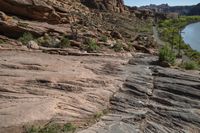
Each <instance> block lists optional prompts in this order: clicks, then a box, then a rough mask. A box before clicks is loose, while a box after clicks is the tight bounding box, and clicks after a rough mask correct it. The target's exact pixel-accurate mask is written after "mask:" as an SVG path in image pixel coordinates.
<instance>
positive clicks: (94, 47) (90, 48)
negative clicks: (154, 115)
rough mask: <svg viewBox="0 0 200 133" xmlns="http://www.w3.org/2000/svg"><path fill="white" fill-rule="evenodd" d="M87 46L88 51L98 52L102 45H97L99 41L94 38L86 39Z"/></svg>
mask: <svg viewBox="0 0 200 133" xmlns="http://www.w3.org/2000/svg"><path fill="white" fill-rule="evenodd" d="M86 43H87V46H86V51H87V52H98V51H99V49H100V47H99V46H98V45H97V42H96V41H95V40H93V39H88V40H87V41H86Z"/></svg>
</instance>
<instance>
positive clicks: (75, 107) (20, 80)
mask: <svg viewBox="0 0 200 133" xmlns="http://www.w3.org/2000/svg"><path fill="white" fill-rule="evenodd" d="M13 55H15V56H13ZM0 56H1V58H0V133H22V132H23V129H22V128H21V127H22V126H23V125H27V124H28V123H29V124H31V125H32V124H38V123H46V122H49V121H52V122H56V123H67V122H72V123H76V124H78V125H82V124H85V123H87V121H88V120H89V119H91V118H93V115H94V114H96V113H97V112H100V111H101V110H103V109H107V106H108V105H109V99H110V97H111V96H112V95H113V94H114V93H115V92H116V91H117V90H118V89H119V87H118V85H120V84H121V81H122V80H123V79H121V75H123V74H122V72H123V71H122V70H123V69H122V68H123V65H122V64H123V63H125V61H124V60H121V59H119V58H116V59H115V58H105V57H87V56H77V57H75V56H59V55H49V54H44V53H39V52H36V53H34V52H32V53H31V52H30V51H29V52H17V51H14V52H12V51H1V52H0ZM41 125H42V124H41Z"/></svg>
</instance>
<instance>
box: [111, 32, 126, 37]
mask: <svg viewBox="0 0 200 133" xmlns="http://www.w3.org/2000/svg"><path fill="white" fill-rule="evenodd" d="M110 35H111V36H112V37H113V38H115V39H123V37H122V35H121V34H120V33H119V32H118V31H112V32H111V33H110Z"/></svg>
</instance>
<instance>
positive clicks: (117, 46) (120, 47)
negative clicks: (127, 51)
mask: <svg viewBox="0 0 200 133" xmlns="http://www.w3.org/2000/svg"><path fill="white" fill-rule="evenodd" d="M113 49H114V51H115V52H120V51H122V50H123V44H122V43H121V42H117V43H116V44H115V45H114V46H113Z"/></svg>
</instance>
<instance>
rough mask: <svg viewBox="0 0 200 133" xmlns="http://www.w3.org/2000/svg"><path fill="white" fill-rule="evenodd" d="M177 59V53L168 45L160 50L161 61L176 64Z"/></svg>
mask: <svg viewBox="0 0 200 133" xmlns="http://www.w3.org/2000/svg"><path fill="white" fill-rule="evenodd" d="M175 60H176V55H175V54H174V53H173V51H172V50H171V49H170V47H169V46H168V45H165V46H164V47H163V48H161V49H160V51H159V61H160V62H167V63H170V64H174V63H175Z"/></svg>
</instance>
